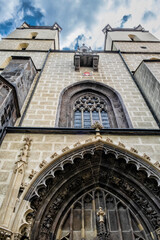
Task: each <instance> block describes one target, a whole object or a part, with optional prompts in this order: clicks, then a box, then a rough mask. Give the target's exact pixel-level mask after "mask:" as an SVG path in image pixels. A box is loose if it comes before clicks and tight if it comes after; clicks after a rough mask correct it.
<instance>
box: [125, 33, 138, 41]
mask: <svg viewBox="0 0 160 240" xmlns="http://www.w3.org/2000/svg"><path fill="white" fill-rule="evenodd" d="M128 37H129V38H130V39H131V41H133V42H134V41H140V39H139V38H138V37H137V36H136V35H133V34H129V35H128Z"/></svg>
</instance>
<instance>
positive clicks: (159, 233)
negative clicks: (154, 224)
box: [156, 227, 160, 240]
mask: <svg viewBox="0 0 160 240" xmlns="http://www.w3.org/2000/svg"><path fill="white" fill-rule="evenodd" d="M156 233H157V235H158V240H160V227H159V228H158V229H157V230H156Z"/></svg>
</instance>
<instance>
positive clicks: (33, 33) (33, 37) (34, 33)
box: [29, 32, 38, 39]
mask: <svg viewBox="0 0 160 240" xmlns="http://www.w3.org/2000/svg"><path fill="white" fill-rule="evenodd" d="M37 35H38V32H31V33H30V36H29V37H30V38H31V39H35V38H36V37H37Z"/></svg>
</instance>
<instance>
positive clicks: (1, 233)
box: [0, 228, 12, 240]
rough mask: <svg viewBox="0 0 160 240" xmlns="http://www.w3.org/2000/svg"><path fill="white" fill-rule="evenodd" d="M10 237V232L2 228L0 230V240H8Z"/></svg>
mask: <svg viewBox="0 0 160 240" xmlns="http://www.w3.org/2000/svg"><path fill="white" fill-rule="evenodd" d="M11 236H12V232H11V231H9V230H7V229H4V228H0V239H3V240H10V239H11Z"/></svg>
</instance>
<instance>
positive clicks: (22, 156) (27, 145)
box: [15, 138, 32, 171]
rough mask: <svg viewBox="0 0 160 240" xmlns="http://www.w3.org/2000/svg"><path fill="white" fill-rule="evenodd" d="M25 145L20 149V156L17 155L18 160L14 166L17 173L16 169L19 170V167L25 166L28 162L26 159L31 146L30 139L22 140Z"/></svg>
mask: <svg viewBox="0 0 160 240" xmlns="http://www.w3.org/2000/svg"><path fill="white" fill-rule="evenodd" d="M23 141H24V142H25V143H24V145H23V147H22V149H21V153H20V155H18V157H19V160H18V161H17V162H16V163H15V164H16V168H15V171H17V170H18V169H20V167H21V166H22V165H26V164H27V162H28V157H29V151H30V146H31V142H32V139H30V138H24V140H23Z"/></svg>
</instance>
